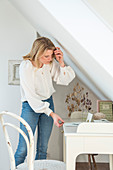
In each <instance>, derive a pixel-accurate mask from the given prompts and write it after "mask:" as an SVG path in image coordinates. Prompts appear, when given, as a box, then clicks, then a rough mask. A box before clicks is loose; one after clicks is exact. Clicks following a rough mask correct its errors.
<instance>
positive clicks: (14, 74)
mask: <svg viewBox="0 0 113 170" xmlns="http://www.w3.org/2000/svg"><path fill="white" fill-rule="evenodd" d="M20 63H21V60H9V61H8V84H9V85H19V84H20V80H19V65H20Z"/></svg>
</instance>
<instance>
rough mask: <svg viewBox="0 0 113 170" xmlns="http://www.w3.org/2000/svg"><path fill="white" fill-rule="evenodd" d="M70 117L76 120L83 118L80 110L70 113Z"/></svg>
mask: <svg viewBox="0 0 113 170" xmlns="http://www.w3.org/2000/svg"><path fill="white" fill-rule="evenodd" d="M71 119H75V120H77V121H80V122H81V121H82V120H83V114H82V112H81V111H75V112H72V113H71Z"/></svg>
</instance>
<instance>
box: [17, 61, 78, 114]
mask: <svg viewBox="0 0 113 170" xmlns="http://www.w3.org/2000/svg"><path fill="white" fill-rule="evenodd" d="M19 74H20V90H21V101H22V102H24V101H28V103H29V105H30V106H31V108H32V109H33V110H34V111H35V112H36V113H45V114H47V115H48V116H49V114H50V113H51V112H52V110H51V109H50V108H49V105H50V104H49V103H48V102H44V101H42V100H46V99H48V98H49V97H50V96H51V95H52V94H53V93H54V92H55V89H54V87H53V84H52V80H53V81H55V82H56V84H60V85H68V84H69V83H70V82H71V81H72V80H73V79H74V77H75V73H74V71H73V70H72V68H71V67H70V66H65V67H60V65H59V63H58V62H57V61H56V60H55V59H54V60H53V62H52V63H51V64H44V65H43V67H42V68H39V69H37V68H36V67H34V66H33V65H32V63H31V61H30V60H23V61H22V63H21V64H20V67H19Z"/></svg>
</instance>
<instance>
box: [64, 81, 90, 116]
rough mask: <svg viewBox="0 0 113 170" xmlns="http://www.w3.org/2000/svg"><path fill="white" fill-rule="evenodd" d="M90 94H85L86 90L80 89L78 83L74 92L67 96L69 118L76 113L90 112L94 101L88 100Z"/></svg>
mask: <svg viewBox="0 0 113 170" xmlns="http://www.w3.org/2000/svg"><path fill="white" fill-rule="evenodd" d="M88 95H89V94H88V92H86V93H84V88H83V87H80V85H79V83H77V84H76V85H75V86H74V88H73V92H72V93H70V94H68V95H67V96H66V100H65V102H66V103H67V110H68V112H69V113H68V116H69V117H70V116H71V113H72V112H74V111H82V112H84V111H87V112H88V111H89V110H91V105H92V101H91V100H90V99H89V98H88Z"/></svg>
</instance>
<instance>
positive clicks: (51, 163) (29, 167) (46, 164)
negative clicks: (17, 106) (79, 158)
mask: <svg viewBox="0 0 113 170" xmlns="http://www.w3.org/2000/svg"><path fill="white" fill-rule="evenodd" d="M3 115H5V116H10V117H13V118H15V119H17V120H18V121H19V122H21V123H22V124H23V125H24V126H25V127H26V129H27V131H28V134H29V139H28V137H27V135H26V134H25V133H24V132H23V131H22V130H21V129H20V128H19V127H17V126H15V125H14V124H12V123H5V122H4V116H3ZM0 122H1V125H2V127H3V132H4V135H5V139H6V144H7V147H8V151H9V157H10V165H11V170H66V166H65V163H64V162H61V161H57V160H34V137H33V133H32V130H31V128H30V126H29V125H28V123H27V122H26V121H25V120H24V119H23V118H21V117H20V116H18V115H16V114H14V113H11V112H6V111H3V112H1V113H0ZM8 126H10V127H12V128H14V129H16V130H17V131H18V132H19V133H21V135H22V136H23V137H24V139H25V141H26V144H27V163H26V162H25V163H22V164H20V165H19V166H17V167H16V166H15V158H14V153H13V149H12V145H11V142H10V139H9V135H8V131H7V128H6V127H8Z"/></svg>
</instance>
